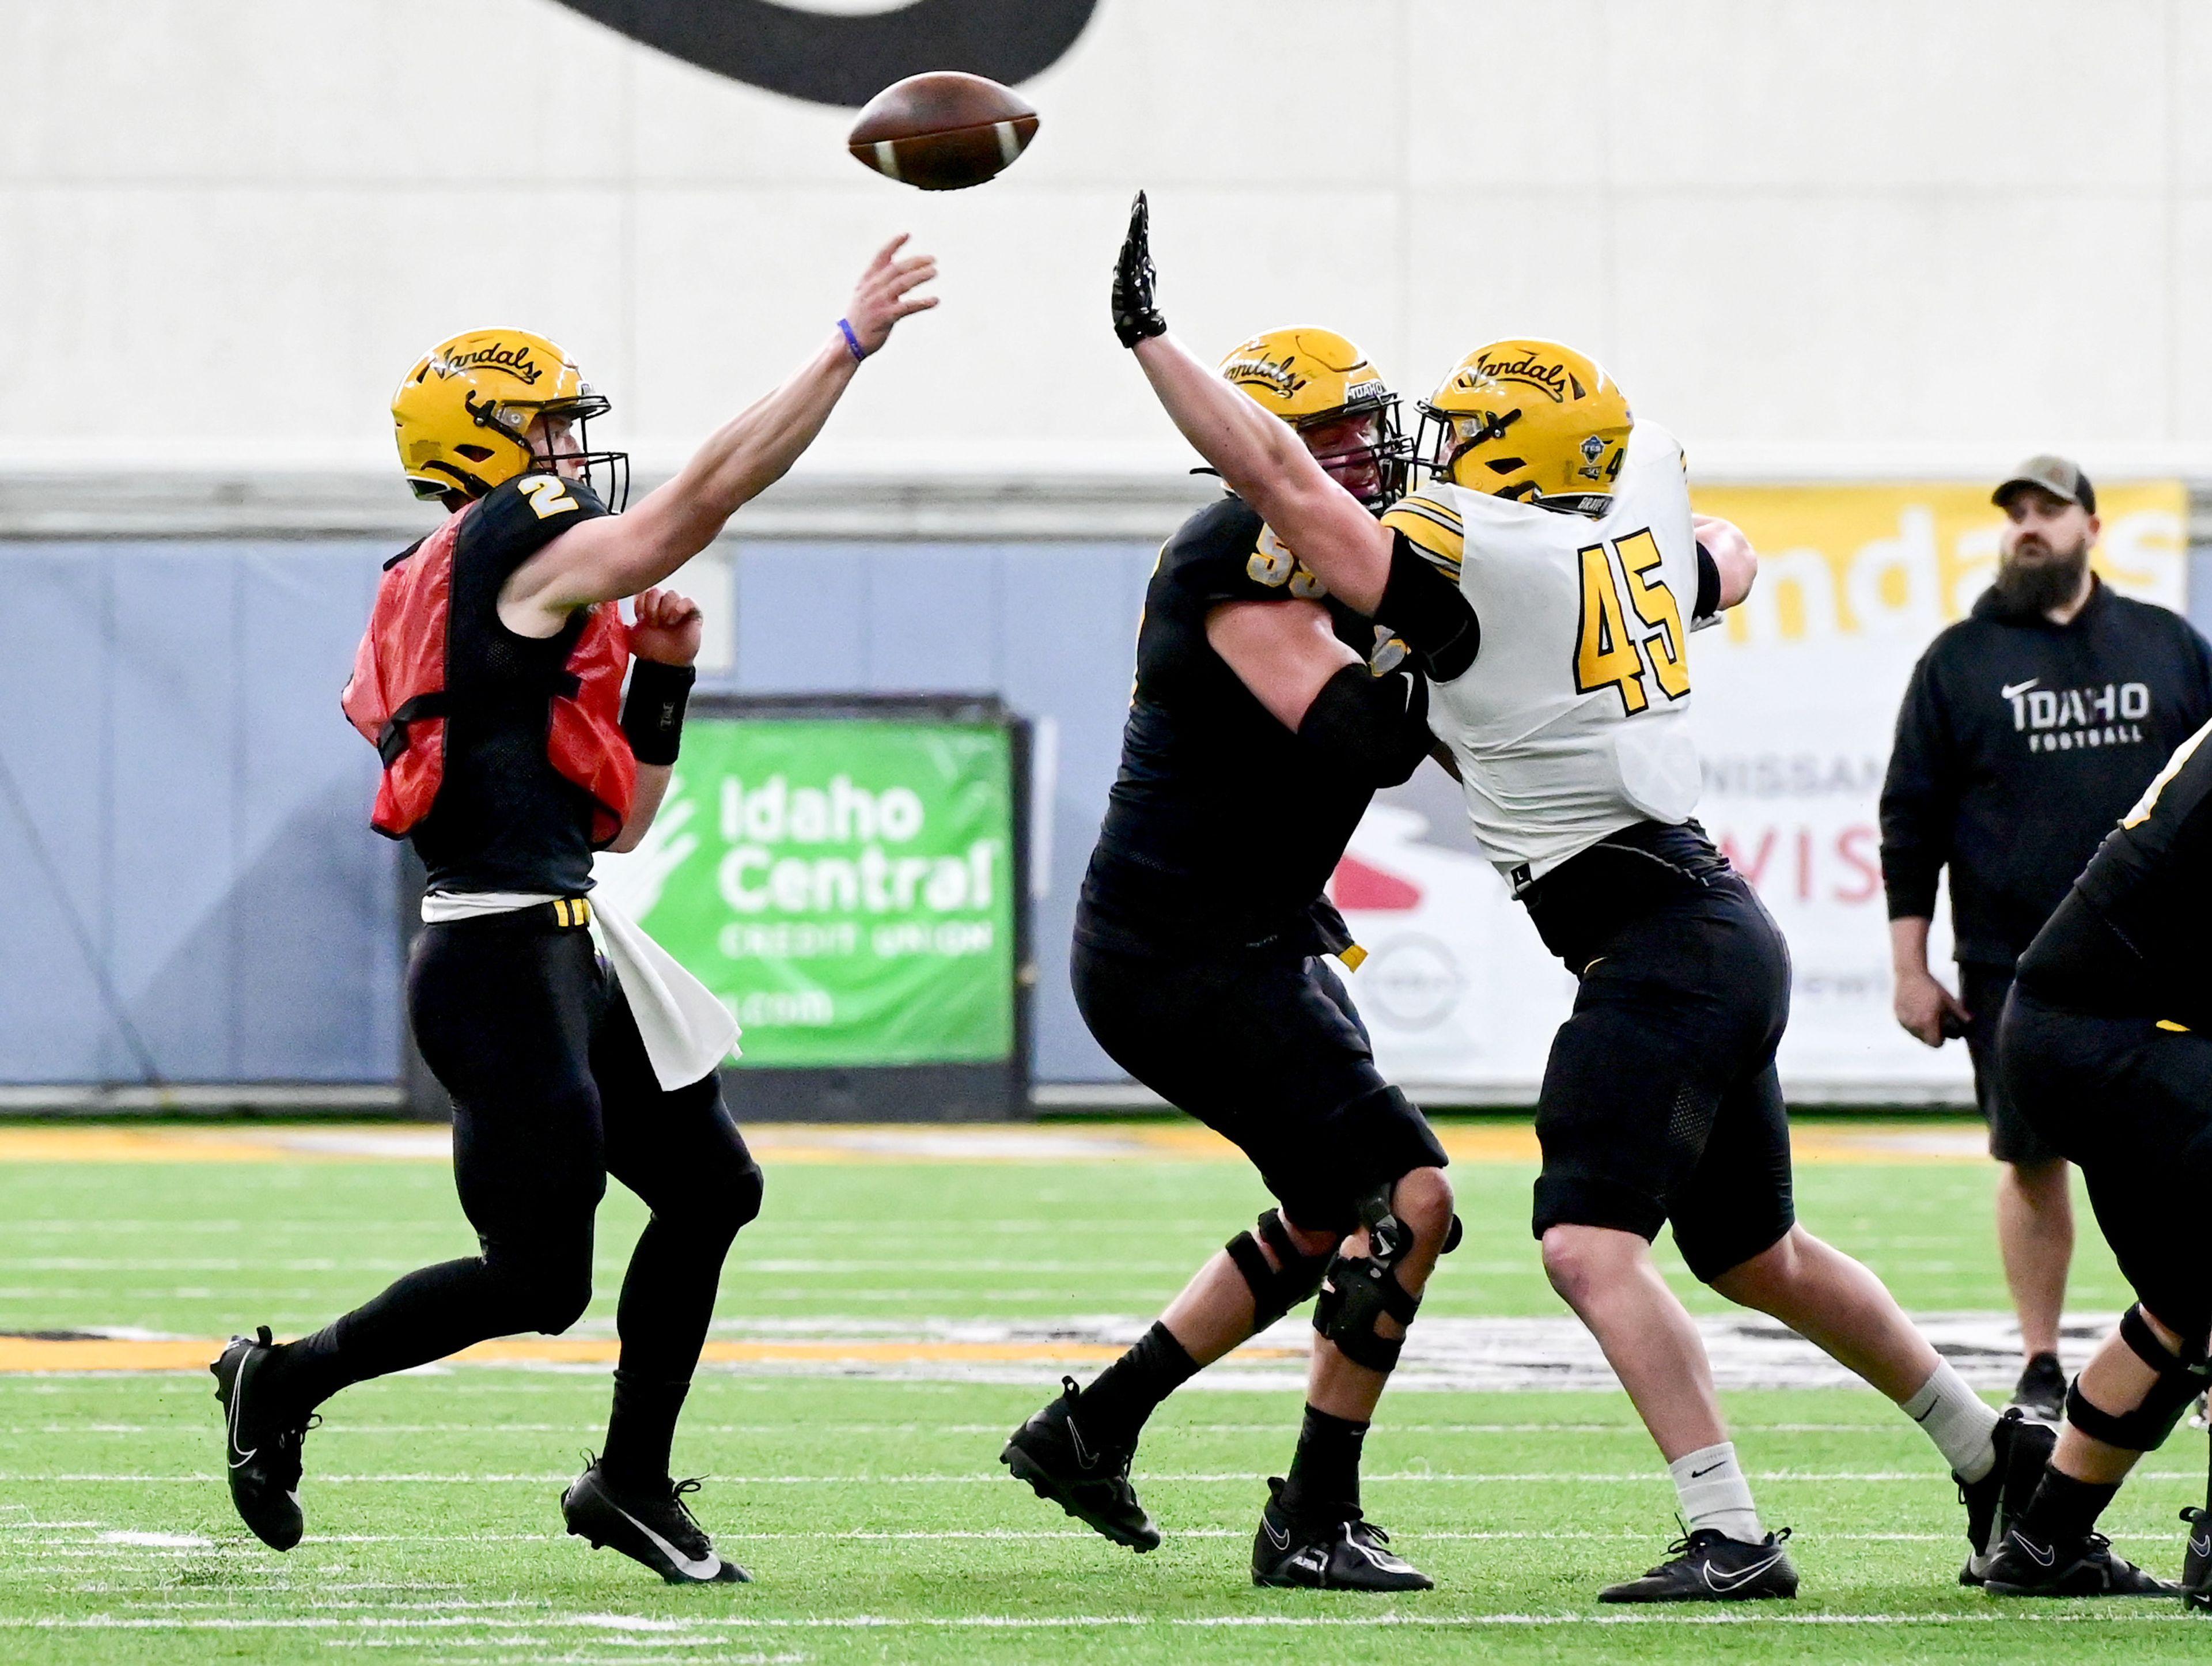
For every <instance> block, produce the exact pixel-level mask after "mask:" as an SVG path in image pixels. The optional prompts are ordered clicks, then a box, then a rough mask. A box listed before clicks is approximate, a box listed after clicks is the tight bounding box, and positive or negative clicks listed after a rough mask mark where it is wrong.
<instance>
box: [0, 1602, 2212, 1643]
mask: <svg viewBox="0 0 2212 1666" xmlns="http://www.w3.org/2000/svg"><path fill="white" fill-rule="evenodd" d="M2130 1622H2132V1623H2134V1624H2137V1625H2142V1624H2145V1623H2154V1624H2160V1625H2183V1626H2195V1625H2201V1624H2203V1621H2201V1620H2197V1619H2196V1618H2195V1617H2194V1616H2193V1615H2192V1614H2191V1613H2190V1612H2189V1611H2188V1610H2187V1609H2185V1608H2182V1609H2177V1610H2174V1611H2172V1612H2166V1613H2161V1612H2158V1611H2156V1610H2151V1611H2143V1610H2134V1611H2130V1612H2124V1613H2118V1614H2115V1613H2112V1612H2111V1611H2110V1610H2106V1611H2104V1612H2101V1613H2100V1612H2095V1611H2092V1612H2090V1613H2087V1614H2054V1613H2051V1612H2050V1611H2049V1610H2047V1609H2046V1610H2043V1611H2040V1612H2037V1611H2033V1610H2026V1611H2024V1610H2021V1609H2019V1608H1996V1609H1993V1611H1991V1612H1990V1613H1987V1614H1944V1613H1936V1614H1771V1613H1770V1614H1756V1613H1753V1614H1747V1613H1729V1614H1674V1613H1655V1614H1400V1613H1383V1614H1192V1615H1181V1616H1170V1617H1168V1618H1165V1619H1160V1618H1155V1617H1154V1616H1152V1615H1150V1614H951V1615H927V1614H905V1615H894V1614H849V1615H820V1616H816V1617H810V1618H772V1617H769V1616H765V1615H752V1614H747V1615H729V1614H702V1615H699V1616H697V1617H696V1618H686V1619H683V1620H661V1619H649V1618H647V1617H646V1616H644V1615H642V1614H539V1615H537V1616H535V1617H532V1618H530V1619H521V1618H516V1619H511V1620H510V1619H506V1618H503V1617H501V1616H498V1615H494V1614H422V1615H419V1616H415V1615H393V1616H391V1617H388V1618H387V1617H381V1616H378V1615H374V1614H362V1615H357V1616H347V1617H343V1618H341V1617H338V1616H336V1615H331V1616H323V1615H305V1614H303V1615H293V1616H285V1617H282V1618H279V1617H275V1616H271V1617H268V1618H263V1617H259V1616H252V1615H237V1616H228V1615H227V1616H223V1617H221V1618H214V1617H210V1618H208V1619H204V1620H198V1619H186V1618H183V1617H179V1618H176V1619H162V1618H158V1617H155V1616H150V1615H149V1616H139V1615H126V1614H86V1615H82V1616H78V1617H64V1616H61V1615H49V1614H9V1615H0V1630H9V1631H147V1632H195V1631H220V1632H228V1631H240V1632H245V1631H325V1632H328V1631H429V1630H453V1629H459V1628H464V1627H468V1628H476V1629H480V1630H483V1631H510V1632H527V1631H541V1630H553V1629H559V1628H566V1629H570V1630H579V1631H597V1632H622V1633H630V1634H632V1635H635V1636H639V1637H641V1638H642V1637H647V1636H658V1637H666V1638H668V1639H671V1641H672V1640H676V1639H682V1638H684V1637H686V1636H690V1637H702V1636H704V1637H711V1636H712V1635H713V1634H714V1633H716V1632H732V1631H736V1632H747V1631H889V1630H898V1629H903V1628H912V1629H915V1630H918V1631H1075V1630H1087V1629H1090V1628H1091V1627H1095V1626H1127V1627H1129V1628H1131V1629H1133V1630H1136V1629H1142V1628H1145V1627H1148V1626H1170V1627H1177V1628H1194V1629H1201V1630H1212V1629H1231V1628H1242V1627H1253V1628H1272V1627H1281V1628H1284V1629H1287V1630H1308V1629H1310V1630H1357V1629H1364V1628H1367V1627H1404V1628H1407V1629H1410V1630H1426V1631H1464V1630H1473V1629H1477V1628H1480V1627H1484V1626H2015V1625H2021V1624H2027V1625H2038V1624H2040V1625H2046V1626H2047V1625H2116V1624H2126V1623H2130Z"/></svg>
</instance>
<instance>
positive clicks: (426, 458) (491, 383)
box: [392, 330, 629, 510]
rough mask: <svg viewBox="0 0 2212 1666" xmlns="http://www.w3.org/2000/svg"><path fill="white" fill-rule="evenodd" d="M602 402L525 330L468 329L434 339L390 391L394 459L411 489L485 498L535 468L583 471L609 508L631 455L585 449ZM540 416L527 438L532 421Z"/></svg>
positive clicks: (622, 487)
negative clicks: (395, 443)
mask: <svg viewBox="0 0 2212 1666" xmlns="http://www.w3.org/2000/svg"><path fill="white" fill-rule="evenodd" d="M608 409H609V406H608V403H607V400H606V398H605V396H604V395H602V394H599V393H597V392H593V391H592V387H591V386H590V384H588V383H587V382H586V381H585V380H584V379H583V377H582V376H581V375H580V374H579V373H578V372H577V369H576V367H575V365H574V363H573V362H571V361H570V360H569V357H568V355H567V354H566V353H564V352H562V350H560V349H559V348H558V347H556V346H555V345H554V344H552V343H551V342H550V341H548V340H546V339H545V337H543V336H533V335H532V334H531V333H530V332H529V331H526V330H470V331H465V332H463V333H462V334H460V335H458V336H455V337H453V338H452V339H451V340H449V341H442V342H440V343H439V344H437V345H436V346H435V347H434V348H432V349H431V350H429V352H428V354H427V355H425V356H423V357H422V360H421V361H420V362H417V363H416V366H415V368H413V369H412V370H410V371H409V372H408V373H407V377H406V380H404V381H402V382H401V383H400V384H399V391H398V392H397V393H394V394H393V395H392V427H393V429H395V431H396V432H397V435H398V441H399V466H400V467H401V468H402V469H404V471H406V474H407V483H408V484H409V485H410V486H412V487H413V488H414V489H415V495H416V496H417V497H435V498H450V497H453V496H456V495H458V496H461V497H464V498H477V497H482V496H483V495H484V494H485V493H486V492H488V491H489V490H491V489H492V488H493V487H495V486H497V485H500V484H501V483H504V482H506V481H508V480H512V479H513V478H514V477H515V476H517V475H519V474H527V473H529V472H531V471H532V470H546V471H552V472H555V473H559V474H566V475H569V476H571V477H580V478H582V479H584V480H585V481H586V482H587V483H589V484H590V485H591V486H592V489H594V490H595V491H597V492H598V493H599V496H600V498H601V500H602V501H603V502H605V504H606V506H607V507H608V508H611V509H615V510H619V509H620V508H622V507H623V502H622V501H623V499H624V498H626V497H627V496H629V455H628V454H627V453H623V452H618V451H592V450H591V449H590V441H589V439H588V438H587V437H586V436H587V433H588V428H587V425H588V424H589V423H590V422H591V420H592V417H604V416H605V415H606V413H607V410H608ZM539 417H544V419H545V424H544V429H543V430H542V431H541V432H540V434H539V435H538V439H537V441H535V442H534V443H533V441H532V439H531V436H530V427H531V424H532V423H533V422H535V421H536V420H537V419H538V418H539Z"/></svg>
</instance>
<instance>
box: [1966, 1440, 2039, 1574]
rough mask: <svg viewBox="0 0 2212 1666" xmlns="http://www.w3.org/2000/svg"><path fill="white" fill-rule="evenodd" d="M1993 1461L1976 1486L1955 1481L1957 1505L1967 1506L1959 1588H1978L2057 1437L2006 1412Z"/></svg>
mask: <svg viewBox="0 0 2212 1666" xmlns="http://www.w3.org/2000/svg"><path fill="white" fill-rule="evenodd" d="M1990 1444H1992V1445H1994V1446H1995V1447H1996V1451H1997V1461H1996V1466H1995V1467H1994V1468H1991V1469H1990V1473H1989V1474H1986V1475H1984V1476H1983V1477H1982V1478H1981V1479H1980V1480H1979V1481H1959V1477H1958V1475H1957V1474H1955V1473H1954V1474H1953V1475H1952V1477H1951V1479H1952V1480H1953V1481H1958V1482H1959V1502H1960V1503H1961V1504H1963V1505H1966V1566H1964V1567H1962V1568H1960V1570H1959V1583H1960V1584H1962V1585H1978V1584H1981V1583H1982V1578H1983V1575H1984V1572H1986V1571H1987V1570H1988V1567H1989V1562H1990V1557H1992V1556H1994V1555H1995V1554H1996V1548H1997V1547H1998V1546H1999V1545H2001V1544H2002V1543H2003V1542H2004V1536H2005V1535H2006V1534H2008V1533H2009V1532H2010V1531H2011V1530H2012V1524H2013V1523H2014V1522H2015V1520H2017V1519H2018V1518H2019V1516H2020V1512H2021V1511H2023V1510H2025V1509H2027V1501H2028V1500H2029V1499H2032V1498H2033V1497H2034V1496H2035V1489H2036V1487H2037V1485H2038V1484H2039V1482H2040V1481H2042V1479H2043V1466H2044V1465H2045V1463H2047V1462H2050V1459H2051V1449H2052V1448H2053V1447H2055V1446H2057V1444H2058V1431H2057V1430H2056V1429H2054V1428H2052V1427H2051V1426H2050V1425H2049V1424H2048V1423H2038V1422H2035V1421H2033V1420H2031V1419H2029V1418H2027V1417H2024V1416H2022V1415H2021V1408H2019V1407H2017V1406H2008V1407H2006V1408H2005V1409H2004V1415H2003V1416H2002V1417H2001V1418H1999V1419H1998V1420H1997V1426H1996V1428H1995V1429H1992V1430H1991V1431H1990Z"/></svg>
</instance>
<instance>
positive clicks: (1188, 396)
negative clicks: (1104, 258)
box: [1133, 335, 1390, 613]
mask: <svg viewBox="0 0 2212 1666" xmlns="http://www.w3.org/2000/svg"><path fill="white" fill-rule="evenodd" d="M1133 351H1134V352H1135V354H1136V356H1137V362H1138V363H1139V365H1141V366H1143V367H1144V372H1145V376H1146V380H1149V381H1150V382H1151V383H1152V392H1154V393H1155V394H1156V395H1158V398H1159V402H1160V404H1161V406H1162V408H1163V409H1164V410H1166V411H1167V413H1168V415H1169V417H1171V418H1172V419H1173V420H1174V422H1175V425H1176V428H1177V429H1180V430H1181V431H1182V436H1183V438H1184V439H1186V440H1188V441H1190V443H1191V446H1192V447H1193V448H1194V450H1196V451H1197V453H1198V454H1199V455H1200V456H1201V457H1203V458H1205V459H1206V461H1207V462H1209V463H1211V464H1212V465H1213V466H1214V467H1215V468H1216V469H1217V470H1218V471H1220V474H1221V477H1222V479H1223V480H1224V481H1225V482H1226V483H1228V486H1229V488H1230V489H1231V490H1232V491H1234V492H1235V493H1236V494H1237V496H1239V497H1241V498H1243V500H1244V501H1245V502H1247V503H1249V504H1250V505H1251V506H1252V508H1254V509H1255V511H1257V513H1258V514H1259V516H1260V518H1261V520H1264V521H1266V522H1267V525H1268V526H1270V527H1271V528H1273V531H1274V533H1275V536H1276V537H1277V538H1280V539H1282V541H1283V542H1284V543H1285V544H1288V545H1289V546H1290V547H1291V549H1292V550H1296V551H1297V556H1298V559H1299V560H1300V561H1303V562H1305V564H1306V565H1307V566H1308V567H1309V568H1310V569H1312V570H1313V571H1314V573H1315V574H1316V575H1318V576H1319V577H1320V579H1321V581H1322V583H1324V584H1326V585H1327V586H1328V587H1329V589H1330V591H1331V592H1332V593H1334V594H1335V595H1336V596H1338V597H1340V599H1342V600H1343V601H1344V602H1345V603H1346V604H1347V605H1350V606H1352V607H1356V608H1358V609H1359V610H1360V611H1362V612H1364V613H1371V612H1373V611H1375V609H1376V607H1377V606H1378V605H1381V603H1382V600H1383V586H1384V585H1385V584H1386V583H1387V582H1388V581H1389V576H1390V535H1389V532H1385V531H1384V530H1383V527H1382V526H1380V525H1379V524H1378V523H1377V522H1376V520H1375V517H1374V516H1373V515H1371V514H1369V513H1368V511H1367V510H1366V508H1364V506H1362V504H1361V503H1360V502H1359V500H1358V498H1356V497H1354V496H1352V494H1351V493H1349V492H1347V491H1346V490H1345V489H1344V488H1343V487H1341V486H1340V485H1338V484H1337V483H1336V482H1335V481H1334V480H1332V479H1330V478H1329V477H1328V474H1327V472H1326V471H1323V469H1322V466H1321V465H1320V464H1319V463H1317V462H1316V461H1315V460H1314V457H1313V453H1310V452H1309V451H1308V450H1307V449H1306V448H1305V446H1304V442H1303V441H1300V440H1299V438H1298V436H1297V432H1296V430H1294V429H1291V428H1290V427H1289V426H1288V425H1287V424H1285V423H1282V422H1280V421H1279V420H1278V419H1276V418H1275V417H1271V416H1269V415H1268V414H1267V412H1266V411H1264V410H1261V409H1260V407H1259V406H1258V405H1256V404H1253V403H1252V401H1251V400H1249V399H1248V398H1245V397H1244V396H1243V394H1241V393H1239V392H1237V390H1236V389H1235V388H1233V387H1231V386H1230V385H1229V384H1228V383H1227V382H1225V381H1224V380H1221V378H1220V377H1218V376H1217V375H1215V374H1213V373H1212V371H1211V370H1209V369H1207V368H1206V366H1205V365H1203V364H1201V363H1200V362H1199V361H1198V359H1197V358H1195V357H1194V356H1193V355H1192V354H1191V352H1190V350H1188V348H1186V347H1185V346H1183V344H1182V343H1181V342H1179V341H1177V340H1176V338H1175V337H1173V336H1169V335H1161V336H1153V337H1150V338H1149V339H1146V340H1144V341H1140V342H1139V343H1138V344H1137V345H1136V347H1135V348H1134V349H1133Z"/></svg>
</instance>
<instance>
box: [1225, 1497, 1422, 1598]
mask: <svg viewBox="0 0 2212 1666" xmlns="http://www.w3.org/2000/svg"><path fill="white" fill-rule="evenodd" d="M1282 1498H1283V1478H1282V1477H1281V1476H1280V1475H1270V1476H1269V1477H1268V1478H1267V1508H1266V1509H1265V1510H1262V1511H1261V1512H1260V1530H1259V1531H1258V1532H1257V1533H1256V1534H1255V1535H1253V1537H1252V1583H1253V1584H1255V1585H1274V1586H1284V1587H1288V1588H1291V1589H1293V1590H1386V1591H1389V1590H1432V1589H1434V1587H1435V1585H1436V1583H1437V1582H1436V1581H1435V1580H1433V1579H1431V1578H1429V1576H1428V1575H1427V1574H1425V1573H1424V1572H1421V1571H1420V1569H1419V1568H1417V1567H1415V1566H1413V1564H1412V1563H1411V1562H1409V1561H1407V1560H1406V1559H1405V1558H1404V1557H1402V1556H1401V1555H1399V1554H1397V1553H1396V1552H1395V1551H1394V1550H1391V1549H1390V1548H1389V1543H1390V1535H1389V1534H1387V1533H1385V1532H1384V1531H1383V1529H1381V1528H1379V1527H1377V1526H1376V1525H1375V1523H1372V1522H1370V1521H1368V1520H1367V1519H1366V1518H1365V1517H1362V1516H1358V1515H1353V1516H1351V1517H1340V1518H1339V1519H1337V1520H1334V1521H1323V1522H1308V1521H1301V1520H1299V1519H1297V1517H1292V1516H1289V1515H1286V1514H1285V1513H1284V1511H1283V1507H1282Z"/></svg>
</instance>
